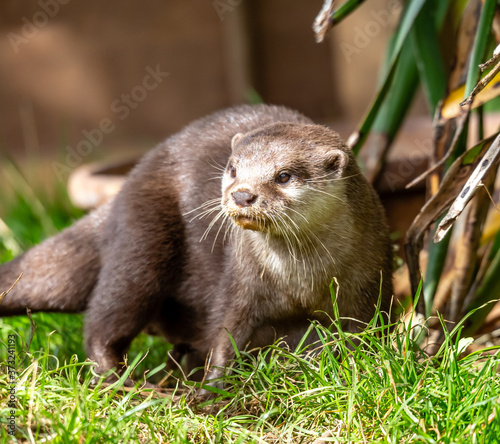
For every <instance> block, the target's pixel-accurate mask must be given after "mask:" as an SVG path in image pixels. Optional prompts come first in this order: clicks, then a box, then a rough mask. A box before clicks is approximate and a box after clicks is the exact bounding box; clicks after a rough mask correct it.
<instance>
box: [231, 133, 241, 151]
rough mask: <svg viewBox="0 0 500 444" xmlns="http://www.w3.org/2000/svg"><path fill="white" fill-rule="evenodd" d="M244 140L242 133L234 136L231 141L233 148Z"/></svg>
mask: <svg viewBox="0 0 500 444" xmlns="http://www.w3.org/2000/svg"><path fill="white" fill-rule="evenodd" d="M242 138H243V134H242V133H238V134H236V135H235V136H233V140H231V148H234V147H235V146H236V144H237V143H238V142H239V141H240V140H241V139H242Z"/></svg>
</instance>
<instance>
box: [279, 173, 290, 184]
mask: <svg viewBox="0 0 500 444" xmlns="http://www.w3.org/2000/svg"><path fill="white" fill-rule="evenodd" d="M291 177H292V176H291V175H290V174H288V173H281V174H279V175H278V177H276V182H278V183H282V184H285V183H288V181H289V180H290V178H291Z"/></svg>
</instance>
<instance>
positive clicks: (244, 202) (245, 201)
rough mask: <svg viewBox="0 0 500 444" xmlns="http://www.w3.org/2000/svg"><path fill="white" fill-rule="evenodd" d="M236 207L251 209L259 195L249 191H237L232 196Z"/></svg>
mask: <svg viewBox="0 0 500 444" xmlns="http://www.w3.org/2000/svg"><path fill="white" fill-rule="evenodd" d="M231 196H233V200H234V202H235V204H236V205H238V206H239V207H249V206H250V205H252V204H253V203H255V201H256V200H257V197H258V196H257V195H256V194H252V193H250V192H249V191H247V190H243V191H235V192H234V193H232V194H231Z"/></svg>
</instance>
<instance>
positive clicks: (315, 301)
mask: <svg viewBox="0 0 500 444" xmlns="http://www.w3.org/2000/svg"><path fill="white" fill-rule="evenodd" d="M278 122H282V123H278ZM236 134H238V135H237V136H236V137H234V136H235V135H236ZM233 137H234V140H233V147H232V148H231V140H232V139H233ZM229 158H230V160H229V164H228V159H229ZM226 164H228V166H227V167H226V168H225V170H224V172H223V173H222V170H223V169H224V166H226ZM233 168H234V169H235V171H232V169H233ZM233 173H235V177H232V175H233ZM280 174H285V176H283V177H284V178H285V179H286V178H287V175H289V176H290V178H289V180H288V181H287V182H286V183H280V182H279V180H281V179H277V177H278V176H279V175H280ZM221 175H222V200H221ZM235 193H239V194H235ZM211 200H212V201H211ZM209 201H211V202H209ZM207 202H209V203H207ZM205 210H206V211H205ZM212 220H214V224H213V226H212V227H211V228H210V229H208V230H207V228H209V225H210V223H211V222H212ZM233 220H234V221H235V222H237V223H238V224H239V225H240V226H236V225H235V224H234V223H233ZM242 226H243V227H245V228H250V229H243V228H241V227H242ZM200 240H201V241H200ZM391 268H392V255H391V249H390V241H389V236H388V230H387V226H386V224H385V220H384V215H383V210H382V207H381V205H380V202H379V199H378V197H377V195H376V193H375V191H374V190H373V188H372V187H371V186H370V185H369V184H368V183H367V182H366V180H365V179H364V178H363V176H362V175H361V173H360V171H359V168H358V167H357V165H356V161H355V159H354V158H353V156H352V153H351V152H350V150H349V149H348V148H347V147H346V146H345V144H344V143H343V142H342V141H341V140H340V138H339V137H338V135H337V134H336V133H334V132H333V131H331V130H329V129H327V128H326V127H323V126H318V125H314V124H312V122H311V121H310V120H309V119H307V118H305V117H303V116H302V115H300V114H298V113H296V112H294V111H291V110H288V109H286V108H281V107H274V106H265V105H260V106H255V107H250V106H241V107H237V108H232V109H229V110H225V111H222V112H219V113H215V114H213V115H211V116H208V117H206V118H204V119H200V120H198V121H196V122H194V123H192V124H191V125H189V126H187V127H186V128H185V129H184V130H183V131H181V132H180V133H178V134H177V135H174V136H172V137H170V138H169V139H167V141H166V142H164V143H163V144H161V145H160V146H158V147H157V148H156V149H155V150H153V151H151V152H150V153H149V154H148V155H146V156H145V157H144V159H143V160H142V161H141V162H140V163H139V164H138V166H137V167H136V168H135V169H134V170H133V171H132V173H131V174H130V177H129V178H128V179H127V181H126V183H125V185H124V187H123V189H122V191H121V192H120V193H119V195H118V196H117V197H116V198H115V199H114V201H113V202H112V203H111V204H109V205H107V206H105V207H102V208H100V209H99V210H97V211H96V212H94V213H91V214H90V215H88V216H87V217H85V218H83V219H82V220H81V221H79V222H78V223H77V224H75V225H74V226H73V227H70V228H69V229H67V230H65V231H63V232H62V233H61V234H59V235H58V236H56V237H54V238H51V239H48V240H47V241H45V242H44V243H42V244H41V245H39V246H37V247H35V248H33V249H32V250H30V251H28V252H26V253H25V254H24V255H22V256H21V257H19V258H17V259H15V260H13V261H12V262H10V263H7V264H5V265H3V266H2V267H0V289H1V288H4V289H7V288H9V286H10V284H11V283H12V282H13V281H14V280H15V279H16V277H17V275H18V274H19V272H21V271H22V272H24V277H23V279H22V280H21V281H20V282H19V284H18V285H17V286H16V287H15V288H14V289H13V290H12V292H11V293H10V294H9V295H8V296H7V297H6V298H5V300H4V301H3V302H2V304H1V305H0V315H3V316H5V315H13V314H19V313H22V312H23V311H24V310H25V307H26V306H29V307H30V308H31V309H32V310H33V311H64V312H79V311H84V312H85V314H86V323H85V338H86V346H87V351H88V355H89V357H90V358H92V359H94V360H95V361H97V363H98V365H99V371H102V372H104V371H106V370H108V369H110V368H113V367H118V366H119V363H120V362H121V361H122V358H123V354H124V353H125V352H126V350H127V348H128V346H129V344H130V342H131V341H132V339H133V338H134V337H135V336H136V335H137V334H138V333H139V332H140V331H141V330H143V329H144V328H146V327H148V328H151V329H152V330H154V331H156V332H161V333H162V334H163V335H165V337H166V338H167V339H168V340H169V341H171V342H172V343H173V344H175V345H176V351H177V355H178V357H180V355H182V354H187V355H188V367H193V366H195V365H200V364H202V363H203V361H204V359H205V357H206V356H207V354H208V353H209V351H210V350H211V349H213V350H214V354H213V361H212V363H213V364H215V365H217V366H224V365H225V364H226V362H227V360H228V359H230V358H231V357H232V355H233V353H232V347H231V344H230V342H229V340H228V335H227V331H226V329H227V330H228V331H229V332H230V333H231V335H232V336H233V338H234V339H235V340H236V343H237V345H238V346H239V347H241V348H243V347H244V346H245V345H246V344H248V343H250V344H251V345H253V346H261V345H266V344H270V343H272V342H273V341H274V340H275V339H276V338H277V337H281V336H286V337H287V342H289V344H290V345H291V346H293V345H294V344H296V343H297V342H298V340H299V339H300V337H301V336H302V335H303V333H304V332H305V330H306V329H307V327H308V325H309V321H310V320H311V319H318V320H320V321H326V319H327V317H326V315H325V314H322V313H321V311H323V312H325V313H329V314H331V313H332V304H331V298H330V292H329V284H330V282H331V280H332V278H333V277H335V278H336V279H337V280H338V283H339V288H340V290H339V294H338V301H339V309H340V313H341V315H342V316H345V317H352V318H355V319H358V320H359V321H361V322H367V321H369V320H370V319H371V317H372V315H373V313H374V308H375V305H376V304H377V300H378V297H379V288H380V278H381V274H382V277H383V283H382V292H381V306H382V309H384V310H389V303H390V299H391V296H392V283H391ZM359 326H360V324H359V323H356V322H354V321H346V328H348V329H350V330H356V329H358V328H359ZM216 375H217V374H216V373H214V374H213V375H212V376H216Z"/></svg>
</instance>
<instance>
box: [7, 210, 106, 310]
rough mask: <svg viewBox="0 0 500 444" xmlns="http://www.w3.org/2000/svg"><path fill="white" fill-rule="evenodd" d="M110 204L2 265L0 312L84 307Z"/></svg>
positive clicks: (93, 280)
mask: <svg viewBox="0 0 500 444" xmlns="http://www.w3.org/2000/svg"><path fill="white" fill-rule="evenodd" d="M109 207H110V204H109V203H108V204H106V205H104V206H102V207H100V208H99V209H97V210H96V211H94V212H93V213H91V214H89V215H88V216H86V217H84V218H82V219H81V220H79V221H78V222H77V223H76V224H74V225H73V226H71V227H69V228H67V229H66V230H64V231H62V232H61V233H60V234H58V235H57V236H54V237H51V238H49V239H47V240H46V241H44V242H42V243H41V244H40V245H37V246H36V247H33V248H32V249H30V250H28V251H27V252H26V253H24V254H23V255H21V256H19V257H17V258H15V259H14V260H12V261H10V262H7V263H6V264H3V265H1V266H0V294H1V293H2V292H3V291H6V290H8V289H9V288H10V287H11V285H12V284H13V283H14V282H15V281H16V279H17V278H18V277H19V275H20V274H21V273H22V274H23V276H22V278H21V279H20V280H19V282H18V283H17V285H16V286H15V287H14V288H13V289H12V290H11V291H10V292H9V293H8V294H7V295H6V296H5V297H4V299H3V300H2V301H1V302H0V316H12V315H18V314H26V308H30V309H31V310H32V311H59V312H66V313H78V312H81V311H83V310H84V309H85V307H86V306H87V301H88V299H89V296H90V293H91V292H92V289H93V288H94V285H95V283H96V280H97V276H98V274H99V269H100V266H101V264H100V254H99V250H100V244H101V241H102V233H103V230H104V222H105V220H106V218H107V215H108V212H109Z"/></svg>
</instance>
